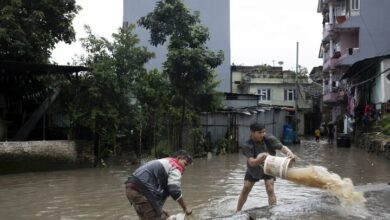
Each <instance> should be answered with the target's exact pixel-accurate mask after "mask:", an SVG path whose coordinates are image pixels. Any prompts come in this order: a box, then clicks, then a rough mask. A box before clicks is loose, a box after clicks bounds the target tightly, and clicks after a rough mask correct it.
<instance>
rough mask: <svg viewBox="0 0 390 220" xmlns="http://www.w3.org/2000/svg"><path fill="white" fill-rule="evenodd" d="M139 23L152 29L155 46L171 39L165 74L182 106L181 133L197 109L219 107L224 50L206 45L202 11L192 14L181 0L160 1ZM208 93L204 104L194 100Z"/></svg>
mask: <svg viewBox="0 0 390 220" xmlns="http://www.w3.org/2000/svg"><path fill="white" fill-rule="evenodd" d="M138 23H139V24H140V25H141V26H143V27H145V28H146V29H147V30H149V31H150V34H151V40H150V41H151V44H152V45H155V46H157V45H160V44H161V45H162V44H164V43H165V42H166V41H168V40H169V41H168V54H167V60H166V61H165V62H164V75H166V76H168V79H169V82H170V85H171V92H170V93H171V95H172V96H171V97H172V99H171V100H172V107H173V108H175V107H176V108H181V110H180V113H179V114H180V123H181V128H180V131H179V132H180V134H181V132H182V130H183V125H184V123H185V121H187V120H188V119H189V118H191V117H190V115H196V114H197V112H196V110H198V111H199V110H201V109H213V108H216V106H218V103H216V102H217V101H219V99H218V96H217V95H216V92H215V91H214V90H215V87H216V86H217V85H218V82H215V81H214V79H215V75H214V69H215V68H216V67H217V66H219V65H220V64H221V63H222V61H223V52H222V51H219V52H217V53H215V52H213V51H211V50H209V49H208V48H207V47H206V45H205V44H206V42H207V41H208V40H209V38H210V36H209V32H208V29H207V28H206V27H203V26H201V25H200V19H199V13H198V12H196V13H194V14H192V13H190V11H189V10H188V9H187V8H186V7H185V5H184V4H183V3H182V1H180V0H160V1H158V2H157V5H156V7H155V9H154V10H153V11H152V12H151V13H149V14H148V15H146V16H144V17H142V18H141V19H140V20H139V21H138ZM206 95H208V96H209V97H210V98H208V99H206V100H208V102H206V101H203V103H202V104H201V105H198V102H194V101H196V100H199V99H197V97H202V96H203V97H205V96H206ZM212 96H215V97H212ZM196 106H201V108H196ZM194 110H195V112H193V111H194ZM175 111H176V110H173V111H172V112H175ZM179 139H180V141H181V138H179ZM179 145H180V143H179Z"/></svg>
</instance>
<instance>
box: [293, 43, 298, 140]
mask: <svg viewBox="0 0 390 220" xmlns="http://www.w3.org/2000/svg"><path fill="white" fill-rule="evenodd" d="M298 57H299V42H297V55H296V66H295V94H294V95H295V129H296V130H295V131H296V132H297V134H298V118H299V117H298V97H299V94H298V93H299V92H298V90H299V86H298V70H299V62H298Z"/></svg>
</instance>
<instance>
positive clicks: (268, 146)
mask: <svg viewBox="0 0 390 220" xmlns="http://www.w3.org/2000/svg"><path fill="white" fill-rule="evenodd" d="M282 147H283V144H282V143H281V142H280V141H279V140H278V139H277V138H276V137H275V136H273V135H270V134H267V135H265V136H264V139H263V141H261V142H257V143H255V142H254V141H252V140H248V141H247V142H245V144H244V145H243V146H242V147H241V149H242V154H244V156H245V157H246V158H250V157H253V158H256V157H257V155H258V154H260V153H264V152H268V153H269V154H271V155H273V156H274V155H275V154H276V150H280V149H282ZM246 167H247V169H246V172H247V173H248V174H249V175H251V176H252V177H253V178H254V179H261V177H262V176H263V175H264V171H263V168H262V167H261V166H255V167H252V166H250V165H249V163H248V162H247V164H246Z"/></svg>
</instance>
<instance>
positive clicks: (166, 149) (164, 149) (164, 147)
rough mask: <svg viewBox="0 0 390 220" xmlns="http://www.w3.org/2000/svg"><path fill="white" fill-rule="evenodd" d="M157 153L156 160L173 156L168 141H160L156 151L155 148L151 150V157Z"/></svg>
mask: <svg viewBox="0 0 390 220" xmlns="http://www.w3.org/2000/svg"><path fill="white" fill-rule="evenodd" d="M155 153H156V155H155V156H156V158H164V157H169V156H171V155H173V153H174V152H173V150H172V149H171V146H170V145H169V144H168V142H167V141H160V142H159V143H158V144H157V146H156V151H155V149H154V148H152V149H151V155H154V154H155Z"/></svg>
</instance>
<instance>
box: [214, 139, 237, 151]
mask: <svg viewBox="0 0 390 220" xmlns="http://www.w3.org/2000/svg"><path fill="white" fill-rule="evenodd" d="M215 148H216V150H217V154H224V153H232V152H233V145H232V144H231V141H230V140H229V139H227V138H221V139H219V140H217V141H216V142H215Z"/></svg>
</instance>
